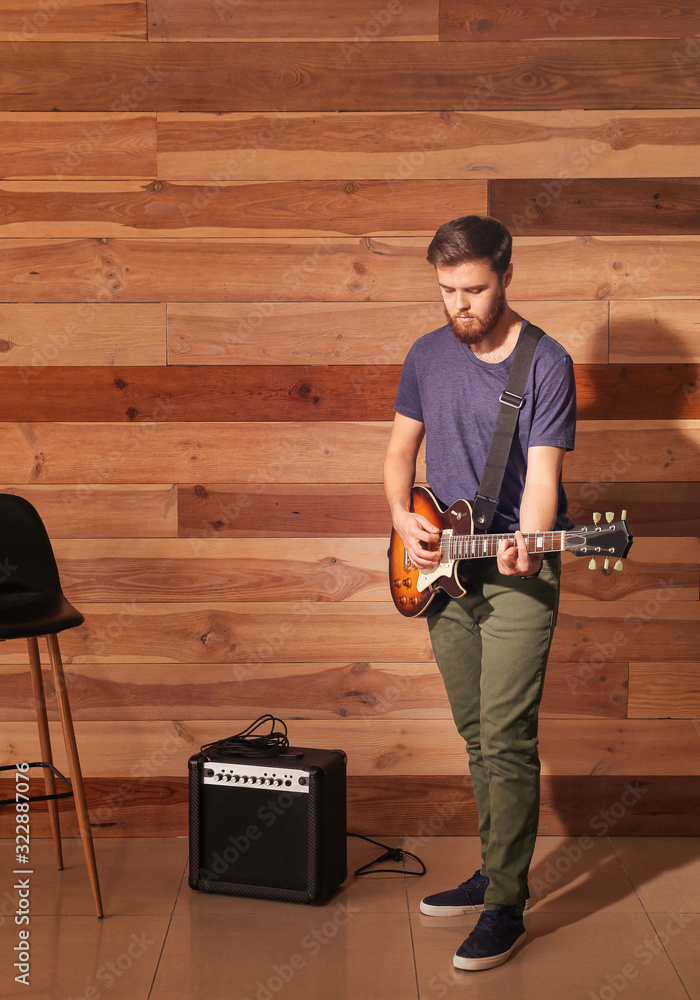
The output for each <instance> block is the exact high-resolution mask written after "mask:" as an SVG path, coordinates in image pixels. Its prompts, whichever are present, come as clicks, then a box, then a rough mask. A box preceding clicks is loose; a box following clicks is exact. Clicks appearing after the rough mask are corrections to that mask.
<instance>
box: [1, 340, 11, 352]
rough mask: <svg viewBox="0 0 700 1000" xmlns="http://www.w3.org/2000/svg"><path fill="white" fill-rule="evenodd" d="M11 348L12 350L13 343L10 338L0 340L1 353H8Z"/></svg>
mask: <svg viewBox="0 0 700 1000" xmlns="http://www.w3.org/2000/svg"><path fill="white" fill-rule="evenodd" d="M10 350H12V344H11V343H10V342H9V340H0V354H7V352H8V351H10Z"/></svg>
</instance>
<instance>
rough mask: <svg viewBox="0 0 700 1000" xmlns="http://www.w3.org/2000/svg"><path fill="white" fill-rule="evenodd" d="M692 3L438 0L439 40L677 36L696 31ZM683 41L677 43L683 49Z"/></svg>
mask: <svg viewBox="0 0 700 1000" xmlns="http://www.w3.org/2000/svg"><path fill="white" fill-rule="evenodd" d="M697 28H698V12H697V8H696V6H695V4H693V3H676V2H673V0H662V2H661V3H659V2H658V0H655V2H650V0H619V2H617V3H615V4H607V3H588V2H587V3H580V2H573V3H568V4H567V3H560V4H559V5H558V6H557V5H556V4H555V5H552V4H550V3H549V2H548V0H532V2H529V3H527V2H526V3H519V4H518V5H517V6H515V5H513V4H511V5H509V6H503V5H501V4H499V3H494V2H493V0H491V2H486V3H483V2H481V0H479V2H477V0H467V2H466V3H465V2H464V0H440V39H441V40H442V41H444V42H445V41H447V42H459V41H481V40H491V41H494V40H495V39H501V40H503V41H507V40H510V39H525V38H533V39H534V38H552V37H556V38H600V39H602V38H677V39H679V40H680V41H682V42H684V43H685V42H687V41H688V39H687V38H686V36H687V35H695V34H697ZM684 48H685V45H682V46H680V51H683V50H684Z"/></svg>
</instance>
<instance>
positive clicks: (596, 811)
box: [0, 774, 700, 884]
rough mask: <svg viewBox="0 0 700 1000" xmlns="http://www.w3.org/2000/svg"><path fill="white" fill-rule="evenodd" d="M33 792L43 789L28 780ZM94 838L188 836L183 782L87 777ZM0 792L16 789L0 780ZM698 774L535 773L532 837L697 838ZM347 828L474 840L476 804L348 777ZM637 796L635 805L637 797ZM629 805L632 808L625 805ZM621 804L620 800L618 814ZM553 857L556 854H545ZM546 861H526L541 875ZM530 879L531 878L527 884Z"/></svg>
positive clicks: (398, 778) (444, 779) (410, 844)
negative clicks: (537, 794) (537, 787)
mask: <svg viewBox="0 0 700 1000" xmlns="http://www.w3.org/2000/svg"><path fill="white" fill-rule="evenodd" d="M34 784H35V785H36V790H37V792H38V793H41V792H42V791H43V788H40V787H39V783H38V782H35V783H34ZM85 787H86V793H87V800H88V807H89V811H90V821H91V825H92V833H93V836H94V837H186V836H187V830H188V819H187V811H188V798H189V795H188V779H187V777H186V775H184V774H182V775H179V776H173V777H148V776H141V777H136V776H134V775H131V774H127V775H123V776H113V777H105V778H87V779H86V781H85ZM0 794H2V795H3V797H8V796H9V795H11V794H14V784H12V785H10V783H9V782H8V781H7V779H5V780H4V781H3V782H2V790H1V792H0ZM699 794H700V779H699V778H698V777H696V776H692V775H677V776H675V775H662V776H657V775H639V774H634V775H630V776H624V775H623V776H617V775H596V776H594V777H588V776H583V775H547V774H545V775H543V778H542V790H541V802H540V824H539V834H540V836H562V835H568V836H589V837H597V836H604V835H605V834H607V833H610V834H612V835H616V836H636V835H641V836H698V835H699V834H700V815H699V814H698V811H697V808H696V802H697V799H698V795H699ZM347 796H348V829H349V830H351V831H353V832H356V833H363V834H365V835H367V836H370V837H372V836H375V837H376V836H403V837H405V838H406V840H405V842H404V845H403V846H404V847H405V848H406V849H407V850H412V851H414V853H418V854H419V855H420V853H421V847H422V846H423V844H425V842H426V838H432V837H434V836H450V835H452V836H460V837H464V836H476V834H477V832H478V831H477V816H476V805H475V803H474V798H473V794H472V791H471V786H470V784H469V782H467V781H465V778H464V776H462V775H460V776H450V775H430V776H421V775H415V776H414V775H395V774H392V775H387V776H386V777H382V776H377V777H375V776H369V775H362V776H357V777H355V776H352V775H351V776H350V777H349V778H348V780H347ZM635 800H636V801H635ZM630 802H632V803H633V804H632V806H630V805H629V803H630ZM623 803H628V805H627V806H625V808H624V810H623V809H622V808H621V806H622V805H623ZM58 805H59V811H60V813H61V827H62V829H63V830H66V831H70V832H71V835H75V836H77V835H78V834H77V829H76V827H77V823H76V820H75V808H74V806H73V803H72V802H71V801H70V800H62V801H59V804H58ZM0 836H2V837H6V838H13V837H14V836H15V828H14V817H13V815H12V813H10V812H9V811H8V810H4V811H3V812H2V813H1V814H0ZM32 836H33V837H36V838H48V837H50V836H51V830H50V827H49V820H48V812H47V809H46V803H45V802H37V803H36V804H35V806H33V807H32ZM553 860H554V861H556V858H555V859H553ZM547 874H548V869H547V866H546V861H542V862H539V863H537V864H536V865H535V866H534V867H533V880H534V877H535V876H536V877H537V878H538V879H539V878H541V879H542V880H543V881H544V880H545V878H546V875H547ZM533 884H534V883H533Z"/></svg>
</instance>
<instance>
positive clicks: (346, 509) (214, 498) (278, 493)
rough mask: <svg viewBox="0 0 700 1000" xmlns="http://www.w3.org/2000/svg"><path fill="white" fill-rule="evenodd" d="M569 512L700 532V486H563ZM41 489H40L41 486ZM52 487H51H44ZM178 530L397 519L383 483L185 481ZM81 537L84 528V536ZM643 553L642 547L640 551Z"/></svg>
mask: <svg viewBox="0 0 700 1000" xmlns="http://www.w3.org/2000/svg"><path fill="white" fill-rule="evenodd" d="M564 486H565V489H566V494H567V497H568V498H569V515H570V517H571V518H572V520H573V521H574V522H575V523H577V524H587V523H588V522H589V520H590V518H591V515H592V513H593V511H596V510H602V509H605V510H613V511H615V512H617V513H618V514H619V513H620V512H621V511H622V510H623V509H626V510H628V518H629V521H630V524H631V527H632V531H633V533H634V535H635V537H637V538H639V537H641V536H649V535H651V536H657V535H664V536H675V537H678V536H686V537H692V536H697V535H700V483H697V482H688V483H618V482H615V481H613V480H612V479H610V480H607V481H606V482H598V483H595V484H592V483H571V482H565V483H564ZM41 488H42V487H40V489H41ZM43 488H45V487H43ZM178 517H179V529H178V534H179V535H180V536H181V537H191V536H194V537H203V538H237V537H238V538H258V537H268V538H289V537H299V536H303V537H314V536H326V537H338V536H340V537H346V536H360V537H366V536H382V537H385V538H388V536H389V531H390V529H391V520H390V517H389V511H388V508H387V505H386V500H385V497H384V490H383V489H382V487H381V486H380V485H373V484H371V483H368V484H365V485H361V486H360V485H353V484H348V485H345V486H336V485H329V484H311V483H309V484H308V485H306V486H304V487H303V488H302V487H300V486H293V485H284V484H279V485H265V484H260V485H258V486H256V487H253V488H251V487H250V485H248V484H246V483H220V484H219V483H214V484H212V483H208V482H205V483H196V484H194V483H193V484H187V485H185V484H180V485H179V486H178ZM77 534H79V532H78V533H77ZM635 551H636V550H635Z"/></svg>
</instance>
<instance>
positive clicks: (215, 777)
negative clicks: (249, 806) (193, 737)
mask: <svg viewBox="0 0 700 1000" xmlns="http://www.w3.org/2000/svg"><path fill="white" fill-rule="evenodd" d="M201 774H202V778H201V781H202V784H203V785H227V786H228V787H230V788H234V787H236V788H259V789H260V790H261V791H262V790H264V791H269V790H270V789H271V788H274V789H278V790H279V791H280V792H302V793H306V794H307V795H308V793H309V775H308V773H307V772H306V771H294V770H287V769H286V768H284V766H281V767H278V766H275V765H274V764H272V763H271V764H269V765H267V764H243V763H238V762H237V761H236V763H231V764H221V763H219V762H218V761H209V762H205V763H204V764H203V765H202V771H201Z"/></svg>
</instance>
